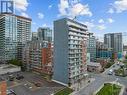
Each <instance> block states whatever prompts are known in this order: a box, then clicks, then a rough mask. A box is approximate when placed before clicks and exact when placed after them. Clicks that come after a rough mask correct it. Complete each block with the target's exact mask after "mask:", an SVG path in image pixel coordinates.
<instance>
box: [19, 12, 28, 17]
mask: <svg viewBox="0 0 127 95" xmlns="http://www.w3.org/2000/svg"><path fill="white" fill-rule="evenodd" d="M21 16H24V17H27V18H28V17H29V15H28V14H26V13H24V12H21Z"/></svg>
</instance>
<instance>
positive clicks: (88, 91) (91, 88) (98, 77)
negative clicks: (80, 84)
mask: <svg viewBox="0 0 127 95" xmlns="http://www.w3.org/2000/svg"><path fill="white" fill-rule="evenodd" d="M118 68H119V65H117V64H114V65H113V66H111V67H110V68H108V69H107V70H105V71H104V72H103V73H101V74H92V76H93V77H94V78H95V81H93V82H92V83H90V84H89V85H88V86H87V87H84V88H83V89H81V90H80V91H78V92H76V93H74V94H73V95H92V94H93V93H94V92H95V91H97V90H98V89H99V88H100V87H101V86H102V85H103V83H105V82H114V81H116V79H118V80H117V82H118V83H120V84H122V85H124V86H127V77H119V76H115V75H114V74H113V75H108V72H109V70H111V69H118ZM124 95H127V93H124Z"/></svg>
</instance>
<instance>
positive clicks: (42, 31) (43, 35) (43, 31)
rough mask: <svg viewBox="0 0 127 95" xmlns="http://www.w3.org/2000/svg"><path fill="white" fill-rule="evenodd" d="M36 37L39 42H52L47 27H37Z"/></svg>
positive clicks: (49, 30)
mask: <svg viewBox="0 0 127 95" xmlns="http://www.w3.org/2000/svg"><path fill="white" fill-rule="evenodd" d="M37 35H38V39H40V40H44V41H49V42H51V41H52V30H51V29H50V28H48V27H39V28H38V32H37Z"/></svg>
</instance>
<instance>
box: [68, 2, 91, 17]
mask: <svg viewBox="0 0 127 95" xmlns="http://www.w3.org/2000/svg"><path fill="white" fill-rule="evenodd" d="M78 15H82V16H83V15H88V16H92V13H91V12H90V10H89V6H88V5H83V4H81V3H77V4H75V5H74V6H73V7H72V8H70V16H71V17H74V16H78Z"/></svg>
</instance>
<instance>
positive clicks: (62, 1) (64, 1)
mask: <svg viewBox="0 0 127 95" xmlns="http://www.w3.org/2000/svg"><path fill="white" fill-rule="evenodd" d="M58 8H59V12H60V14H59V16H64V15H66V14H67V11H66V10H67V8H69V3H68V1H67V0H60V4H58Z"/></svg>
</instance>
